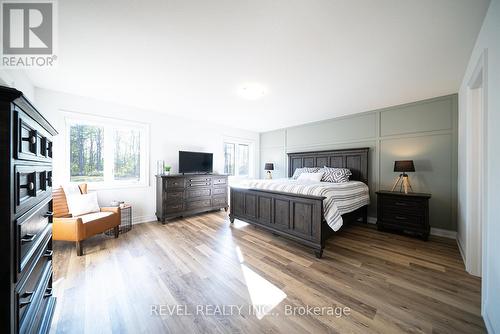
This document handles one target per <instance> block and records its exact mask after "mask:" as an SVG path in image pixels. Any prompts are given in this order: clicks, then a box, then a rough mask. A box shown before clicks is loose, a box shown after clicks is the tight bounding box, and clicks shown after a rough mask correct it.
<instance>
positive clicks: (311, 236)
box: [229, 148, 369, 258]
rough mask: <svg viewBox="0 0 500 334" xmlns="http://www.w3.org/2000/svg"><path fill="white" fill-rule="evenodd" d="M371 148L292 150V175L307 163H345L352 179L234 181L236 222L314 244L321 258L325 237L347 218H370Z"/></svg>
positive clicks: (233, 215) (232, 199)
mask: <svg viewBox="0 0 500 334" xmlns="http://www.w3.org/2000/svg"><path fill="white" fill-rule="evenodd" d="M368 152H369V148H356V149H343V150H330V151H315V152H301V153H289V154H288V176H289V177H291V176H292V175H293V173H294V172H295V169H297V168H301V167H322V166H328V167H339V168H349V169H350V170H351V172H352V175H351V177H350V179H349V180H350V181H349V182H346V183H329V182H321V184H319V183H303V182H298V181H291V180H286V179H285V180H274V181H272V180H255V181H249V182H247V183H246V184H240V185H237V186H231V189H230V214H229V218H230V221H231V223H233V222H234V220H235V219H239V220H242V221H244V222H247V223H250V224H254V225H257V226H260V227H262V228H264V229H267V230H269V231H271V232H272V233H273V234H276V235H280V236H284V237H287V238H289V239H291V240H294V241H296V242H298V243H300V244H302V245H305V246H308V247H311V248H313V249H314V253H315V255H316V257H317V258H321V256H322V254H323V249H324V248H325V242H326V240H327V238H328V237H329V236H331V235H332V234H333V233H334V231H337V230H338V229H340V227H341V226H342V224H344V223H345V222H347V221H352V220H361V221H363V222H365V223H366V221H367V206H368V204H369V195H368V187H367V185H368Z"/></svg>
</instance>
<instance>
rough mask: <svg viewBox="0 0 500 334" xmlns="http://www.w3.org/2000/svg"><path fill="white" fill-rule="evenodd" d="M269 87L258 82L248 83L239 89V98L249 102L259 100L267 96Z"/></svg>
mask: <svg viewBox="0 0 500 334" xmlns="http://www.w3.org/2000/svg"><path fill="white" fill-rule="evenodd" d="M267 91H268V90H267V87H266V86H265V85H263V84H260V83H258V82H247V83H245V84H242V85H241V86H240V87H239V88H238V96H240V97H242V98H244V99H247V100H258V99H260V98H262V97H264V96H265V95H266V94H267Z"/></svg>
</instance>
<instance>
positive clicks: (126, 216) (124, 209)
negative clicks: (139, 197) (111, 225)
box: [106, 204, 132, 235]
mask: <svg viewBox="0 0 500 334" xmlns="http://www.w3.org/2000/svg"><path fill="white" fill-rule="evenodd" d="M120 216H121V222H120V225H119V229H120V234H121V233H125V232H128V231H130V230H131V229H132V205H130V204H122V205H121V206H120ZM106 235H113V229H111V230H108V231H106Z"/></svg>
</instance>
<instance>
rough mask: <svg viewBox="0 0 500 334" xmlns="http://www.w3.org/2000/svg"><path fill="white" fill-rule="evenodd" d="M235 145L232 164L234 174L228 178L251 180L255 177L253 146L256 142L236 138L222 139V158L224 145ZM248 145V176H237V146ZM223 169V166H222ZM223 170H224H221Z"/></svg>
mask: <svg viewBox="0 0 500 334" xmlns="http://www.w3.org/2000/svg"><path fill="white" fill-rule="evenodd" d="M226 143H228V144H235V148H234V158H235V163H234V172H235V175H229V178H231V179H248V178H253V177H255V158H256V154H255V145H256V142H255V141H254V140H249V139H244V138H236V137H224V140H223V142H222V153H223V156H224V144H226ZM240 144H241V145H248V175H239V174H238V170H239V169H238V150H239V146H238V145H240ZM223 163H224V164H225V163H226V162H225V160H224V162H223ZM223 167H225V166H223ZM223 170H224V168H223Z"/></svg>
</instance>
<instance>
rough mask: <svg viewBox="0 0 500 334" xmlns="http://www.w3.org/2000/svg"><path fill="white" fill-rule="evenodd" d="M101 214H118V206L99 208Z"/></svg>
mask: <svg viewBox="0 0 500 334" xmlns="http://www.w3.org/2000/svg"><path fill="white" fill-rule="evenodd" d="M101 212H114V213H120V207H118V206H103V207H101Z"/></svg>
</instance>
